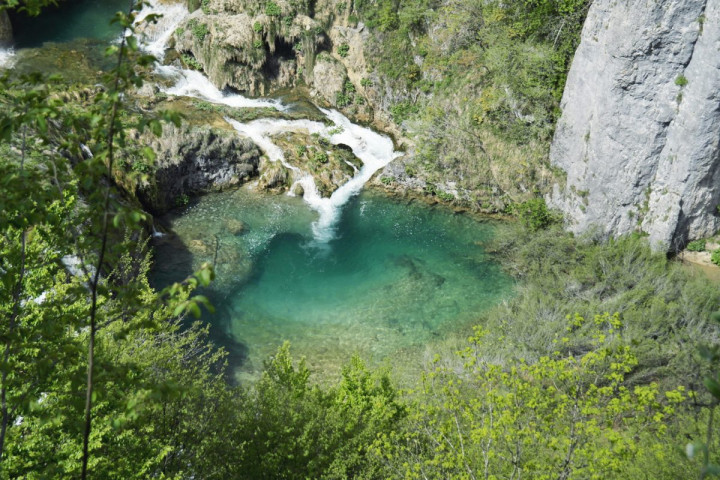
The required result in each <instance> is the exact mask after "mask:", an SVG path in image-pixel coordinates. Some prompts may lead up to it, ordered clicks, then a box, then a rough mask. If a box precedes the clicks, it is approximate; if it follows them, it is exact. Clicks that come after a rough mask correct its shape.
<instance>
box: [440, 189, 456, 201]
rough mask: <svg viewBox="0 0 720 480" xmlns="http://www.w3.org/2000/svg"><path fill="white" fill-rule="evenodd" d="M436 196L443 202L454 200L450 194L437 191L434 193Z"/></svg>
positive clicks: (453, 196)
mask: <svg viewBox="0 0 720 480" xmlns="http://www.w3.org/2000/svg"><path fill="white" fill-rule="evenodd" d="M436 195H437V197H438V198H439V199H440V200H442V201H443V202H452V201H453V200H455V195H453V194H452V193H449V192H442V191H439V192H436Z"/></svg>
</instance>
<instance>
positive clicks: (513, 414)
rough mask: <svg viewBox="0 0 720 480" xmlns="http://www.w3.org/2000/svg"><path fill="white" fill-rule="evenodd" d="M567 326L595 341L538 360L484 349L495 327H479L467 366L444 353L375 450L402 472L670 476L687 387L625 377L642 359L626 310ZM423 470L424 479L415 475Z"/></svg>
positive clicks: (410, 475) (570, 321)
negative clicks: (671, 431)
mask: <svg viewBox="0 0 720 480" xmlns="http://www.w3.org/2000/svg"><path fill="white" fill-rule="evenodd" d="M566 325H567V330H568V331H572V330H573V329H576V328H579V326H587V327H588V329H589V330H590V333H591V335H592V338H593V342H592V348H591V349H590V350H589V351H587V350H586V351H583V352H578V353H577V354H568V355H563V354H562V353H561V352H560V351H556V352H555V353H554V354H552V355H548V356H543V357H541V358H539V359H538V360H537V361H528V360H525V359H523V358H520V359H517V358H514V357H509V358H504V359H502V360H500V361H493V360H492V359H488V358H485V357H483V356H482V355H480V354H478V350H477V349H476V348H475V345H477V346H479V347H480V349H479V351H481V352H485V351H487V350H488V348H486V347H484V346H483V345H484V344H486V343H488V337H489V332H487V331H486V330H484V329H482V328H477V330H476V334H475V336H474V337H473V338H472V339H471V342H472V343H473V344H474V346H472V347H468V348H467V349H465V350H464V351H462V352H460V362H458V364H459V365H461V366H455V365H452V364H451V365H449V366H446V365H445V364H444V363H443V362H440V360H439V359H436V368H435V369H434V370H432V371H430V372H429V373H428V374H427V376H426V381H425V382H423V384H422V387H421V388H420V389H418V390H419V391H417V392H416V397H418V399H417V401H416V402H415V403H414V404H413V405H412V409H411V410H410V411H409V414H408V419H409V421H408V422H405V423H404V426H405V429H404V430H403V431H398V432H389V433H388V434H383V435H382V436H381V437H380V438H379V439H378V440H377V441H376V442H375V444H374V448H375V451H376V453H377V454H378V455H380V456H382V457H383V458H387V459H389V460H390V461H392V462H393V463H394V465H395V466H396V468H398V470H399V472H398V473H399V475H398V478H525V477H527V478H597V479H601V478H613V479H620V478H622V479H630V478H641V477H644V476H645V475H647V476H648V478H660V477H661V476H663V475H662V474H661V472H662V470H661V468H662V467H661V466H660V467H659V465H658V463H660V462H658V460H664V459H666V458H668V457H670V458H673V457H674V455H673V452H674V451H675V450H676V448H677V446H676V445H675V444H674V442H673V440H672V436H670V438H668V435H667V428H668V426H667V422H668V420H670V421H672V420H675V419H677V418H678V416H679V415H678V412H679V411H680V409H679V406H682V405H681V404H682V403H683V402H684V401H686V400H687V398H688V395H687V390H686V389H685V388H684V387H677V388H674V389H670V390H669V391H661V389H660V388H659V387H658V385H657V384H656V383H650V384H645V385H636V386H634V387H633V388H628V387H627V386H626V385H625V381H626V377H627V376H628V375H629V374H630V372H632V371H633V370H634V369H635V368H636V367H637V365H638V359H637V357H636V356H635V354H634V351H633V348H632V347H631V346H625V345H620V344H618V340H619V339H620V338H621V336H622V328H623V325H622V322H621V320H620V318H619V316H618V315H617V314H615V315H609V314H608V313H605V314H602V315H595V316H594V318H592V319H588V320H585V319H584V318H583V317H581V316H579V315H575V316H573V317H570V318H569V319H568V320H566ZM490 348H492V347H490ZM460 369H462V371H463V373H464V374H460V375H458V370H460ZM507 452H510V455H511V456H512V457H511V458H512V460H511V461H510V460H509V459H508V458H507V456H506V453H507ZM663 463H664V464H665V465H664V466H667V464H668V463H669V462H668V460H665V462H663ZM684 466H685V468H686V469H689V463H688V462H685V465H684ZM420 471H422V475H423V476H422V477H420V476H418V477H415V476H414V475H413V473H414V472H420ZM684 473H685V474H687V471H685V472H684ZM664 476H666V477H671V475H669V474H667V473H666V474H665V475H664ZM680 477H681V478H689V477H686V476H685V475H680Z"/></svg>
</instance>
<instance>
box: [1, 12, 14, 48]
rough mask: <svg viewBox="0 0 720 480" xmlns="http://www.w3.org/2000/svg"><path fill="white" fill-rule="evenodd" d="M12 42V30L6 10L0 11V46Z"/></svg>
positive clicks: (8, 44)
mask: <svg viewBox="0 0 720 480" xmlns="http://www.w3.org/2000/svg"><path fill="white" fill-rule="evenodd" d="M12 43H13V30H12V25H11V24H10V17H8V13H7V11H6V10H3V11H0V47H9V46H10V45H12Z"/></svg>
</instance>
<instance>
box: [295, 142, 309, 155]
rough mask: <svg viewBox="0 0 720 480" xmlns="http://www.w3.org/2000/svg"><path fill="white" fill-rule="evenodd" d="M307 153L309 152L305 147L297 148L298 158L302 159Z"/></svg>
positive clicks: (299, 146)
mask: <svg viewBox="0 0 720 480" xmlns="http://www.w3.org/2000/svg"><path fill="white" fill-rule="evenodd" d="M305 152H307V147H306V146H305V145H298V146H297V147H295V153H296V154H297V156H298V157H302V156H303V155H305Z"/></svg>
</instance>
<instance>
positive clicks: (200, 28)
mask: <svg viewBox="0 0 720 480" xmlns="http://www.w3.org/2000/svg"><path fill="white" fill-rule="evenodd" d="M187 26H188V28H190V31H191V32H192V34H193V36H194V37H195V38H196V39H198V40H199V41H201V42H202V41H203V40H205V37H207V35H208V33H210V29H209V28H208V26H207V25H205V24H204V23H200V22H198V21H197V20H196V19H192V20H190V21H189V22H188V25H187Z"/></svg>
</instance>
